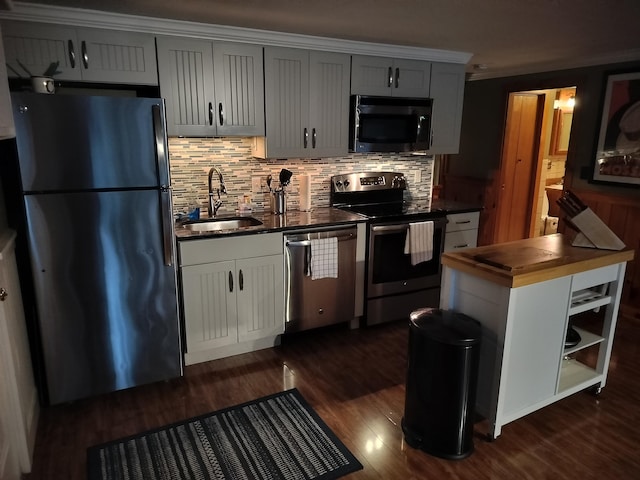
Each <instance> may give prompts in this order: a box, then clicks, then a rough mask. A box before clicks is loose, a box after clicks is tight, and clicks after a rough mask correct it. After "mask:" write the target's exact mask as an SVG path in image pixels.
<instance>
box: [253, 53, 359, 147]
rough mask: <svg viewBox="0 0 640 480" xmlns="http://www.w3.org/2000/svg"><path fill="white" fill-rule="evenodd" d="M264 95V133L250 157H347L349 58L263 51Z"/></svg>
mask: <svg viewBox="0 0 640 480" xmlns="http://www.w3.org/2000/svg"><path fill="white" fill-rule="evenodd" d="M265 92H266V95H265V98H266V101H265V111H266V119H267V120H266V121H267V128H266V130H267V131H266V138H264V139H261V140H262V142H257V148H256V150H255V151H254V154H255V155H256V156H259V157H269V158H318V157H331V156H339V155H346V154H347V152H348V132H349V55H346V54H341V53H326V52H316V51H307V50H303V49H295V48H277V47H273V48H271V47H266V48H265Z"/></svg>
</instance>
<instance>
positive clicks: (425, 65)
mask: <svg viewBox="0 0 640 480" xmlns="http://www.w3.org/2000/svg"><path fill="white" fill-rule="evenodd" d="M430 82H431V63H430V62H423V61H421V60H394V61H393V85H392V87H391V95H393V96H394V97H416V98H427V97H429V84H430Z"/></svg>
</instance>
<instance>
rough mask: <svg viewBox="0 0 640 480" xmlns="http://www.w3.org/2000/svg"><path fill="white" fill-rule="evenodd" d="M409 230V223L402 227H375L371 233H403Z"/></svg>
mask: <svg viewBox="0 0 640 480" xmlns="http://www.w3.org/2000/svg"><path fill="white" fill-rule="evenodd" d="M408 229H409V224H408V223H403V224H402V225H374V226H372V227H371V231H372V232H376V233H378V232H380V233H393V232H402V231H405V230H408Z"/></svg>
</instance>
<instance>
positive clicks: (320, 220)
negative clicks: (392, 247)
mask: <svg viewBox="0 0 640 480" xmlns="http://www.w3.org/2000/svg"><path fill="white" fill-rule="evenodd" d="M430 210H431V211H432V212H442V213H444V214H449V213H466V212H477V211H479V210H482V207H479V206H473V205H469V204H464V203H460V202H454V201H451V200H439V199H438V200H433V202H432V204H431V208H430ZM238 216H247V217H254V218H257V219H258V220H260V221H261V222H262V225H258V226H255V227H243V228H240V229H236V230H218V231H209V232H194V231H191V230H187V229H185V228H182V226H181V223H180V222H178V223H176V238H177V239H178V240H180V241H182V240H194V239H198V238H215V237H228V236H234V235H249V234H260V233H272V232H284V231H291V230H299V229H306V228H316V227H330V226H334V225H342V224H350V223H360V222H366V221H367V218H366V217H364V216H362V215H358V214H357V213H351V212H347V211H344V210H340V209H338V208H332V207H320V208H314V209H313V210H312V211H310V212H301V211H299V210H292V211H288V212H287V213H285V214H283V215H274V214H273V213H271V212H268V211H254V212H252V213H250V214H249V213H247V214H244V215H232V214H225V215H218V217H216V218H220V219H222V218H228V217H238ZM201 220H205V218H201Z"/></svg>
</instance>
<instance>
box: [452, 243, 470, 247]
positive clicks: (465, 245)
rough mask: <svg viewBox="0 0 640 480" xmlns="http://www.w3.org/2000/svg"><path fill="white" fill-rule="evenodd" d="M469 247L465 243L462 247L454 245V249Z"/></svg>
mask: <svg viewBox="0 0 640 480" xmlns="http://www.w3.org/2000/svg"><path fill="white" fill-rule="evenodd" d="M468 246H469V244H468V243H465V244H461V245H454V246H453V248H465V247H468Z"/></svg>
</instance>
